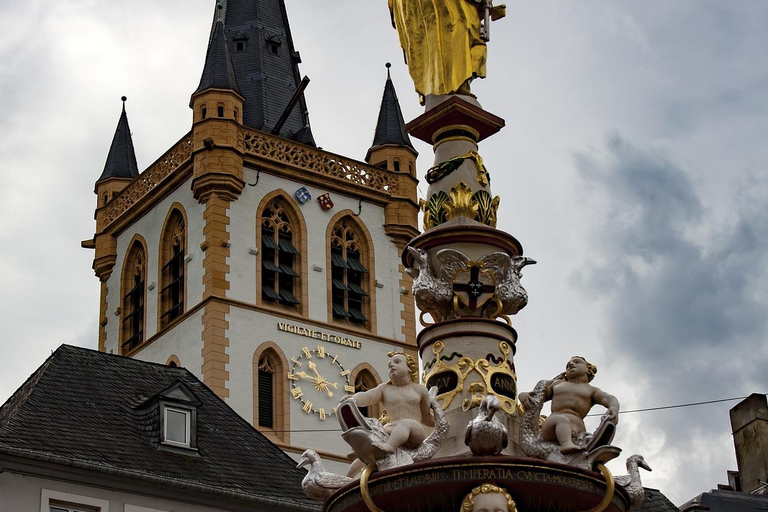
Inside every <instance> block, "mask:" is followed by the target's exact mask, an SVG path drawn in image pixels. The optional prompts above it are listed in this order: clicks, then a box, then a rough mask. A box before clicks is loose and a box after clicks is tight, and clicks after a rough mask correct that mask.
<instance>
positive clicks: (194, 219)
mask: <svg viewBox="0 0 768 512" xmlns="http://www.w3.org/2000/svg"><path fill="white" fill-rule="evenodd" d="M190 184H191V179H190V180H187V181H185V182H184V183H182V184H181V185H180V186H179V187H178V188H176V190H174V191H173V192H172V193H171V194H169V195H168V197H166V198H164V199H163V200H161V201H159V202H158V203H157V204H156V205H154V206H153V207H152V208H151V209H149V211H147V213H146V214H144V215H143V216H141V217H140V218H139V219H138V220H137V221H136V222H134V223H133V224H131V225H130V226H129V227H128V228H127V229H125V230H124V231H123V232H122V233H120V234H119V235H118V236H117V261H116V263H115V267H114V270H113V272H112V274H111V275H110V277H109V280H108V281H107V286H108V299H107V301H108V304H109V310H108V312H107V325H106V330H107V340H106V344H105V350H106V352H108V353H114V354H118V353H120V352H119V347H118V345H119V343H120V341H119V340H120V316H119V315H115V311H116V309H117V308H118V307H119V306H120V304H121V300H122V296H121V293H122V292H121V289H120V279H121V277H122V270H123V263H124V260H125V257H126V253H127V251H128V249H129V247H130V244H131V241H132V240H133V239H134V236H135V235H140V236H141V237H142V238H143V239H144V240H145V241H146V244H147V285H148V286H149V285H150V284H151V283H154V285H155V286H154V289H153V290H147V294H146V302H145V309H146V311H145V318H144V331H145V339H148V338H150V337H152V336H154V335H155V334H156V333H157V325H158V313H157V310H158V299H159V297H158V294H159V293H160V287H159V283H158V278H159V274H158V272H159V251H160V235H161V233H162V230H163V225H164V223H165V220H166V217H167V216H168V213H169V212H170V210H171V207H172V206H173V204H174V203H179V204H180V205H181V206H182V207H183V208H184V211H185V212H186V217H187V252H188V255H191V257H192V259H191V260H190V261H189V262H187V263H186V266H185V272H186V287H187V288H186V303H187V307H186V308H185V309H187V310H188V309H189V305H195V304H197V303H199V302H200V301H201V300H202V297H203V252H202V250H201V249H200V243H201V242H202V225H203V211H204V207H203V205H201V204H199V203H198V202H197V200H195V199H194V198H193V197H192V193H191V192H190V186H191V185H190ZM163 362H165V361H163ZM185 366H186V365H185ZM190 369H191V366H190Z"/></svg>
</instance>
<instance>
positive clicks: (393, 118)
mask: <svg viewBox="0 0 768 512" xmlns="http://www.w3.org/2000/svg"><path fill="white" fill-rule="evenodd" d="M390 66H391V64H389V63H387V81H386V82H385V84H384V94H383V96H382V98H381V108H380V109H379V118H378V121H377V122H376V131H375V132H374V135H373V144H372V145H371V147H370V149H369V150H368V153H367V154H366V156H365V161H366V162H367V163H368V164H370V165H374V166H376V167H381V168H382V169H387V170H389V171H392V172H395V173H397V178H398V189H397V193H396V195H395V197H393V200H392V201H391V202H390V203H389V204H388V205H387V207H386V209H385V217H386V220H385V225H384V227H385V229H386V232H387V235H389V236H391V237H393V238H394V240H395V244H396V245H397V247H398V249H400V250H402V249H403V248H404V247H405V245H406V244H407V243H408V241H409V240H410V239H411V238H413V237H414V236H416V235H418V234H419V228H418V212H419V207H418V203H417V202H416V197H417V195H416V185H417V183H418V180H417V179H416V157H417V156H418V155H419V153H418V152H417V151H416V150H415V149H414V148H413V144H411V139H410V137H409V136H408V134H407V133H406V131H405V122H404V121H403V112H402V111H401V110H400V102H399V101H398V99H397V93H396V92H395V86H394V84H393V83H392V77H391V76H390V74H389V68H390Z"/></svg>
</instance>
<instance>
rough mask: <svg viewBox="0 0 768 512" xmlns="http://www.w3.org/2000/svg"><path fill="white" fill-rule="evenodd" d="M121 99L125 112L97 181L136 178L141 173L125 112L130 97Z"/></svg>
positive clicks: (121, 116) (121, 115) (122, 114)
mask: <svg viewBox="0 0 768 512" xmlns="http://www.w3.org/2000/svg"><path fill="white" fill-rule="evenodd" d="M120 99H121V100H122V101H123V112H122V113H121V114H120V120H119V121H118V122H117V129H116V130H115V136H114V137H113V138H112V146H110V148H109V154H108V155H107V163H106V164H105V165H104V172H102V173H101V177H100V178H99V179H98V180H97V181H96V183H98V182H99V181H102V180H106V179H108V178H136V177H137V176H138V175H139V166H138V165H137V164H136V153H134V151H133V139H131V128H130V127H129V126H128V115H127V114H126V113H125V101H126V100H127V99H128V98H126V97H125V96H123V97H122V98H120Z"/></svg>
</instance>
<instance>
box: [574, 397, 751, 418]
mask: <svg viewBox="0 0 768 512" xmlns="http://www.w3.org/2000/svg"><path fill="white" fill-rule="evenodd" d="M745 398H747V397H746V396H736V397H733V398H721V399H719V400H706V401H704V402H690V403H687V404H677V405H663V406H661V407H648V408H646V409H632V410H630V411H619V414H629V413H631V412H648V411H662V410H664V409H678V408H680V407H693V406H695V405H706V404H716V403H720V402H731V401H734V400H743V399H745ZM591 416H602V414H587V417H591Z"/></svg>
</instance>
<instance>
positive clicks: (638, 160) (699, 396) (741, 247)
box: [574, 136, 768, 430]
mask: <svg viewBox="0 0 768 512" xmlns="http://www.w3.org/2000/svg"><path fill="white" fill-rule="evenodd" d="M606 153H607V156H606V157H605V158H600V159H598V158H596V157H595V156H590V155H585V154H582V155H579V156H577V168H578V170H579V172H580V175H581V177H582V178H583V180H584V181H585V183H586V185H587V186H588V187H589V189H590V190H591V192H592V194H594V195H595V197H601V198H602V199H603V200H604V201H603V204H604V207H605V210H604V211H603V212H601V217H602V219H603V220H602V222H600V223H598V225H597V226H596V227H595V232H594V236H595V238H596V239H597V241H598V243H597V245H596V248H595V249H596V251H597V252H596V255H597V256H598V258H596V261H599V263H588V264H587V265H586V266H585V267H584V268H583V269H582V271H581V273H580V275H578V276H576V278H575V279H574V281H575V282H576V283H578V285H579V286H582V287H583V290H584V291H586V292H588V293H589V295H590V296H591V297H593V298H598V300H603V299H604V300H605V303H606V304H607V311H608V315H607V317H606V322H607V325H606V328H607V332H608V334H609V337H610V339H609V340H606V351H607V352H608V353H609V354H610V358H611V359H616V358H620V359H623V360H626V361H629V364H630V365H632V366H634V367H635V368H637V369H638V371H639V372H641V374H642V375H643V376H644V377H645V378H647V379H648V380H649V381H650V382H653V383H654V387H655V388H656V389H657V390H659V391H662V390H663V392H664V395H663V396H664V400H666V401H670V400H671V401H674V402H684V401H696V400H707V399H712V398H722V397H724V396H726V395H727V396H737V395H744V394H748V393H749V392H754V391H758V392H765V391H767V390H768V378H766V374H765V371H764V368H765V355H766V338H767V337H768V315H766V301H767V299H768V296H767V295H766V293H765V289H766V281H765V279H766V274H767V272H766V269H767V268H768V223H766V222H765V204H766V201H767V200H768V188H767V187H766V186H765V181H766V176H765V175H754V174H750V173H746V176H745V177H743V178H740V179H742V181H743V183H741V184H738V185H737V186H736V192H735V193H733V198H732V201H731V213H730V215H728V216H727V218H723V219H717V218H716V216H715V215H714V214H713V213H712V212H710V211H709V210H708V209H707V207H706V200H705V199H703V198H700V197H699V196H698V195H697V192H696V189H695V187H694V186H693V184H692V182H691V177H695V172H693V171H687V170H684V169H681V168H680V167H679V166H677V165H675V164H674V163H673V162H670V161H668V160H666V159H665V158H664V157H662V156H658V155H655V154H653V153H652V152H650V151H644V150H641V149H638V148H635V147H633V146H632V144H630V143H628V142H627V141H625V140H623V139H622V138H620V137H618V136H614V137H613V138H611V140H610V141H609V142H608V144H607V147H606ZM724 172H726V171H725V170H724ZM727 172H732V171H731V170H728V171H727ZM733 174H734V176H739V173H737V172H733ZM742 174H744V173H742ZM689 176H691V177H689ZM735 179H736V178H735ZM724 193H725V191H724ZM713 217H715V218H713ZM651 400H656V403H655V404H656V405H657V404H658V398H651ZM644 401H645V405H649V404H648V401H649V400H648V399H646V400H644ZM690 414H691V415H692V416H693V417H696V416H699V415H703V416H702V419H704V418H705V417H706V414H707V412H706V411H694V410H691V412H690ZM690 419H692V418H689V420H690ZM698 428H704V429H705V430H706V429H707V422H706V421H702V422H701V423H698Z"/></svg>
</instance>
